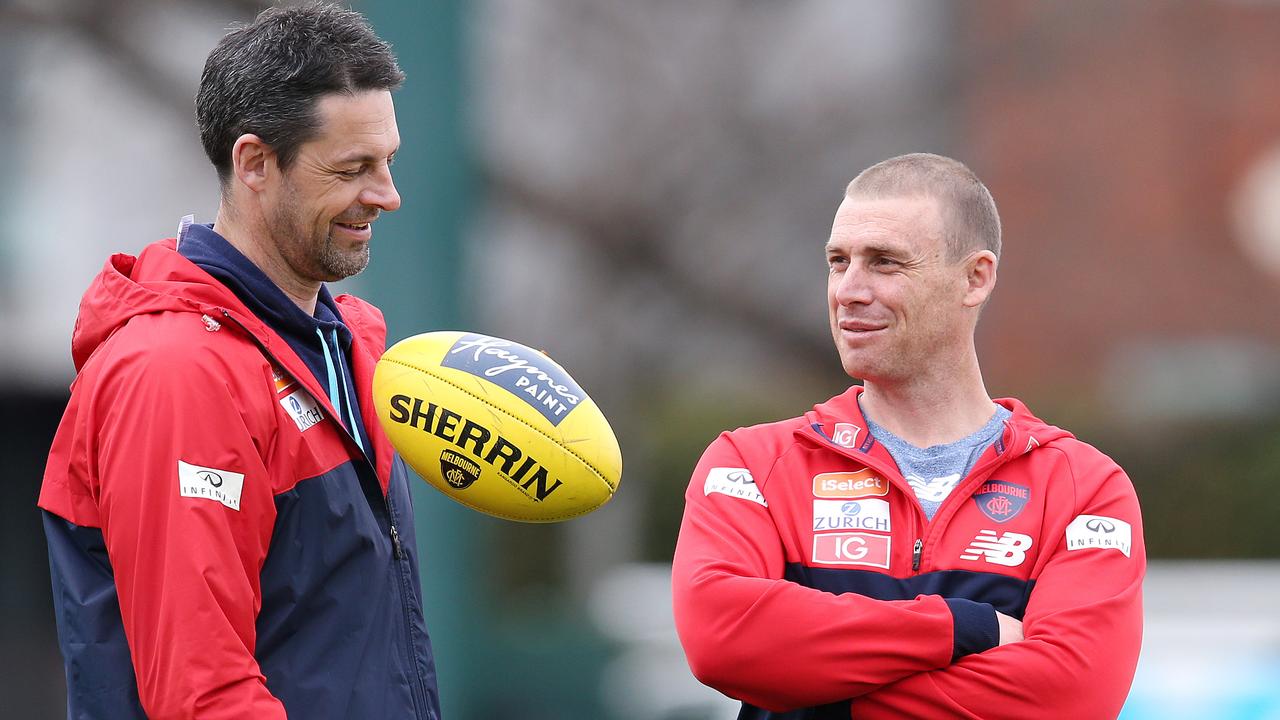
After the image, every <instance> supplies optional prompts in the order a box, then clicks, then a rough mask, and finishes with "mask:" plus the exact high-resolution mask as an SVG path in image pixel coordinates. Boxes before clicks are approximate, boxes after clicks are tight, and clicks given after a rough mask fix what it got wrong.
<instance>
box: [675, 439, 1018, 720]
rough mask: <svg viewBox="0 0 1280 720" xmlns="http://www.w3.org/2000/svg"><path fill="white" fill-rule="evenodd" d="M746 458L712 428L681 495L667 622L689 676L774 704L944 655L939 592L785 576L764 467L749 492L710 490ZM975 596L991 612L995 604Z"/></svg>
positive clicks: (861, 689) (881, 680)
mask: <svg viewBox="0 0 1280 720" xmlns="http://www.w3.org/2000/svg"><path fill="white" fill-rule="evenodd" d="M747 467H748V466H747V465H746V464H745V463H744V462H743V459H742V456H741V455H740V453H739V452H738V450H737V449H736V448H735V446H734V443H733V440H732V439H731V438H730V436H729V435H727V434H725V435H721V436H720V438H719V439H718V440H716V441H715V442H714V443H713V444H712V445H711V447H709V448H708V449H707V451H706V453H705V454H704V455H703V457H702V460H701V461H700V462H699V463H698V466H697V468H696V469H695V470H694V473H693V480H692V482H691V483H690V485H689V489H688V492H687V494H686V497H685V502H686V505H685V513H684V520H683V523H682V525H681V527H680V537H679V540H678V541H677V544H676V552H675V560H674V563H673V568H672V590H673V601H674V610H675V621H676V631H677V633H678V634H679V636H680V641H681V644H682V645H683V646H684V651H685V655H686V657H687V659H688V662H689V667H690V669H691V670H692V671H693V674H694V675H695V676H696V677H697V678H698V679H699V680H700V681H702V682H703V683H704V684H706V685H709V686H711V687H713V688H715V689H717V690H719V691H721V692H723V693H724V694H726V695H729V696H730V697H734V698H737V699H740V700H744V701H746V702H748V703H751V704H752V705H756V706H759V707H763V708H766V709H769V710H776V711H783V710H788V709H793V708H799V707H810V706H814V705H822V704H826V703H830V702H836V701H840V700H844V699H847V698H849V697H853V696H855V695H860V694H862V693H866V692H868V691H870V690H873V689H875V688H878V687H880V686H882V685H885V684H887V683H891V682H893V681H895V680H899V679H901V678H904V677H907V676H910V675H913V674H915V673H920V672H923V671H928V670H935V669H938V668H942V667H946V666H947V665H949V664H950V663H951V661H952V654H953V652H954V650H955V640H954V637H953V630H954V628H953V625H954V620H953V615H952V609H951V605H949V604H948V602H947V601H944V600H943V599H942V598H940V597H937V596H921V597H918V598H916V599H914V600H903V601H881V600H874V599H871V598H868V597H865V596H862V595H857V594H853V593H846V594H843V595H834V594H831V593H827V592H823V591H820V590H816V589H813V588H808V587H804V586H802V585H800V584H798V583H795V582H791V581H789V580H786V579H784V570H785V565H786V563H787V562H789V561H790V562H795V561H796V560H797V558H787V557H786V553H785V551H784V546H783V540H782V539H781V537H780V535H779V527H778V526H777V525H776V524H775V523H774V519H773V516H772V514H771V512H773V511H778V510H779V508H778V507H777V505H781V504H783V503H782V501H778V502H777V503H775V507H773V508H770V507H766V506H765V504H764V503H766V502H769V499H768V496H769V494H770V493H769V492H768V486H767V482H768V481H767V478H766V476H767V474H768V470H769V468H768V467H763V468H761V467H752V468H750V470H751V472H752V475H753V476H754V478H755V479H757V480H759V481H760V482H761V483H764V484H765V486H764V488H763V492H762V494H760V495H759V496H757V495H756V494H755V489H756V488H754V487H744V491H743V492H741V493H738V496H736V497H735V496H734V494H726V493H724V492H719V491H716V490H713V489H712V488H714V487H716V484H715V481H716V478H723V477H724V476H725V475H726V473H725V472H722V470H723V469H724V468H747ZM709 474H711V477H712V480H713V482H711V483H708V482H707V479H708V476H709ZM741 477H742V476H741V475H739V478H741ZM806 480H807V478H806ZM752 498H754V499H752ZM970 605H972V606H974V607H977V605H978V604H972V603H971V604H970ZM985 607H986V612H987V614H988V616H989V617H990V619H991V622H992V623H994V619H995V615H994V610H992V609H991V608H990V606H985ZM971 609H972V608H971ZM991 644H994V641H992V643H991ZM984 647H990V644H987V645H985V646H984ZM979 649H981V648H979Z"/></svg>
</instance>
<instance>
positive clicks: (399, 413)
mask: <svg viewBox="0 0 1280 720" xmlns="http://www.w3.org/2000/svg"><path fill="white" fill-rule="evenodd" d="M373 396H374V404H375V405H376V407H377V410H378V419H379V420H380V421H381V423H382V427H383V429H385V430H386V433H387V436H388V437H389V438H390V440H391V443H392V445H394V446H395V448H396V450H397V451H399V453H400V455H401V456H403V457H404V459H405V461H406V462H407V463H409V465H410V467H412V468H413V469H414V470H415V471H416V472H417V473H418V474H419V475H421V476H422V477H423V479H425V480H426V481H427V482H428V483H430V484H431V485H432V486H433V487H435V488H437V489H438V490H440V491H441V492H443V493H444V494H446V495H448V496H449V497H450V498H452V499H454V500H456V501H458V502H460V503H462V504H464V505H466V506H468V507H471V508H474V509H476V510H480V511H481V512H485V513H488V514H490V515H495V516H497V517H501V518H507V519H510V520H521V521H525V522H556V521H559V520H566V519H568V518H571V517H575V516H577V515H582V514H584V513H587V512H590V511H592V510H594V509H595V508H597V507H599V506H601V505H603V504H604V503H605V502H607V501H608V500H609V498H611V497H612V496H613V493H614V492H615V491H616V490H617V487H618V481H619V480H620V479H621V476H622V453H621V451H620V450H619V448H618V441H617V439H616V438H615V437H614V434H613V430H612V429H611V428H610V427H609V423H608V421H607V420H605V417H604V415H603V414H602V413H601V412H600V409H599V408H598V407H596V405H595V403H594V402H593V401H592V400H591V398H590V397H589V396H588V395H587V394H586V392H584V391H583V390H582V388H581V386H579V385H578V383H577V382H576V381H575V380H574V379H573V378H572V377H571V376H570V375H569V373H568V372H567V371H565V369H564V368H562V367H560V365H558V364H556V362H555V361H553V360H552V359H551V358H549V357H547V356H546V355H545V354H543V353H541V352H539V351H537V350H534V349H532V348H529V347H527V346H525V345H521V344H520V343H516V342H512V341H510V340H503V339H501V338H495V337H490V336H487V335H480V334H477V333H462V332H433V333H425V334H422V335H416V336H414V337H411V338H407V339H405V340H402V341H400V342H399V343H396V344H395V345H394V346H392V347H391V348H390V349H388V350H387V352H386V353H385V354H384V355H383V356H382V359H381V360H379V361H378V366H377V369H376V371H375V373H374V378H373Z"/></svg>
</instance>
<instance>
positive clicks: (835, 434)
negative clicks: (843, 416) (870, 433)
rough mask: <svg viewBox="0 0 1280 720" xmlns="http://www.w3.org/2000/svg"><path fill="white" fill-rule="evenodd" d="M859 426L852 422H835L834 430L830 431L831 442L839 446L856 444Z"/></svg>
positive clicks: (848, 446) (849, 446)
mask: <svg viewBox="0 0 1280 720" xmlns="http://www.w3.org/2000/svg"><path fill="white" fill-rule="evenodd" d="M861 429H862V428H859V427H858V426H857V425H854V424H853V423H836V427H835V430H834V431H832V433H831V442H833V443H835V444H837V445H839V446H840V447H847V448H851V447H853V446H855V445H857V444H858V431H859V430H861Z"/></svg>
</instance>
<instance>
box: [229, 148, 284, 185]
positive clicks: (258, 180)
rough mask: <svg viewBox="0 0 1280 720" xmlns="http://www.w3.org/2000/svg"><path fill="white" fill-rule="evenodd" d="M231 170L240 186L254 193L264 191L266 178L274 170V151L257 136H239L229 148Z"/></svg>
mask: <svg viewBox="0 0 1280 720" xmlns="http://www.w3.org/2000/svg"><path fill="white" fill-rule="evenodd" d="M231 169H232V174H233V175H234V176H235V179H236V180H238V181H239V182H240V183H241V184H242V185H244V186H245V187H247V188H249V189H250V190H252V191H254V192H262V191H263V190H265V189H266V184H267V178H268V177H270V174H271V173H272V172H274V170H275V151H274V150H272V149H271V146H270V145H268V144H267V143H265V142H263V140H262V138H260V137H258V136H257V135H254V134H252V133H246V134H244V135H241V136H240V137H238V138H236V142H235V144H234V145H232V146H231Z"/></svg>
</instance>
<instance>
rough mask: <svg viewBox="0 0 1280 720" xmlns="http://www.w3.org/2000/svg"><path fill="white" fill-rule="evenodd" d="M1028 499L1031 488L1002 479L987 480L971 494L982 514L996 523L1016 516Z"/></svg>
mask: <svg viewBox="0 0 1280 720" xmlns="http://www.w3.org/2000/svg"><path fill="white" fill-rule="evenodd" d="M1030 499H1031V488H1029V487H1027V486H1025V485H1018V484H1016V483H1011V482H1004V481H1003V480H988V481H986V482H985V483H983V484H982V487H980V488H978V492H976V493H974V494H973V501H974V502H976V503H977V504H978V509H979V510H981V511H982V514H983V515H986V516H987V517H989V518H991V519H992V520H995V521H996V522H998V523H1002V522H1008V521H1009V520H1012V519H1013V518H1015V517H1017V515H1018V513H1020V512H1022V508H1024V507H1026V506H1027V501H1028V500H1030Z"/></svg>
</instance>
